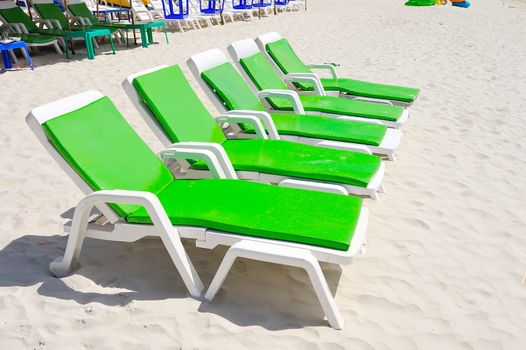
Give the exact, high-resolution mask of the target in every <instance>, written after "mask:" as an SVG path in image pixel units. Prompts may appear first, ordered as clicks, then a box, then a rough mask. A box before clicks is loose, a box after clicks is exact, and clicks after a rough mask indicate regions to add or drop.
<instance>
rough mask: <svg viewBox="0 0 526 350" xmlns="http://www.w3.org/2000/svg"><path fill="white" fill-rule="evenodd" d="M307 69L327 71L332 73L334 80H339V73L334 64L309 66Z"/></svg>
mask: <svg viewBox="0 0 526 350" xmlns="http://www.w3.org/2000/svg"><path fill="white" fill-rule="evenodd" d="M307 67H309V68H314V69H325V70H328V71H329V72H331V75H332V78H333V79H338V72H337V71H336V67H335V66H334V65H333V64H329V63H324V64H308V65H307Z"/></svg>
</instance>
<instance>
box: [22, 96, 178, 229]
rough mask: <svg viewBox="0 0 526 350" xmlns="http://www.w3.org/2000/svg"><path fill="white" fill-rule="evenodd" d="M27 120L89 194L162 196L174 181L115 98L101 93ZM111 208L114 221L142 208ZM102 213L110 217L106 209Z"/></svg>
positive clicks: (68, 101)
mask: <svg viewBox="0 0 526 350" xmlns="http://www.w3.org/2000/svg"><path fill="white" fill-rule="evenodd" d="M26 122H27V123H28V125H29V126H30V127H31V129H32V130H33V132H35V134H36V135H37V137H38V138H39V140H40V141H41V142H42V144H43V145H44V146H45V147H46V149H47V150H48V151H49V152H50V153H51V155H52V156H53V157H54V158H55V159H56V160H57V161H58V162H59V164H60V165H61V166H62V167H63V168H64V169H65V170H66V172H67V173H68V174H69V175H70V176H71V177H72V179H73V180H74V181H75V182H76V183H77V185H79V186H80V187H81V189H82V190H83V191H84V192H86V193H89V192H91V191H98V190H113V189H120V190H136V191H147V192H152V193H155V194H157V193H159V192H160V191H161V190H162V189H164V188H165V187H166V186H168V184H170V183H171V182H172V181H174V177H173V175H172V174H171V172H170V171H169V170H168V168H167V167H166V166H165V165H164V164H163V162H162V161H161V160H160V159H159V158H158V157H157V156H156V155H155V154H154V153H153V152H152V150H151V149H150V148H149V147H148V146H147V145H146V144H145V143H144V141H143V140H142V139H141V138H140V137H139V135H137V133H136V132H135V131H134V130H133V128H132V127H131V126H130V125H129V124H128V123H127V122H126V120H125V119H124V118H123V117H122V115H121V114H120V112H119V111H118V110H117V108H116V107H115V105H114V104H113V103H112V102H111V100H110V99H109V98H108V97H105V96H103V95H102V94H101V93H100V92H98V91H88V92H85V93H82V94H78V95H74V96H70V97H67V98H64V99H61V100H58V101H55V102H52V103H48V104H46V105H43V106H40V107H37V108H34V109H33V110H31V112H30V113H29V114H28V116H27V117H26ZM111 208H112V209H113V210H114V213H113V216H114V217H115V212H116V213H117V217H126V216H127V215H129V214H130V213H132V212H134V211H135V210H137V209H138V206H135V205H127V204H124V205H121V204H118V205H117V204H115V205H111ZM99 210H101V211H102V212H103V213H104V214H105V215H106V216H107V217H108V208H107V207H106V208H100V207H99ZM109 214H110V217H111V212H110V213H109ZM110 220H111V219H110Z"/></svg>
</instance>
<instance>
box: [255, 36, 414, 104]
mask: <svg viewBox="0 0 526 350" xmlns="http://www.w3.org/2000/svg"><path fill="white" fill-rule="evenodd" d="M256 42H257V44H258V46H259V48H260V49H261V51H263V52H264V53H265V54H266V55H267V57H268V58H269V59H270V60H271V61H272V62H273V63H275V67H276V70H277V71H279V72H280V73H282V74H287V75H288V74H293V73H312V69H324V70H328V71H329V72H330V74H331V78H321V79H320V80H321V83H322V85H323V88H324V89H325V90H326V91H329V92H333V93H334V94H336V96H339V95H341V96H347V97H351V98H354V99H356V98H358V99H362V100H370V101H375V100H376V101H378V102H385V101H386V100H387V101H391V102H394V103H395V104H399V105H402V106H407V105H410V104H411V103H413V102H414V101H415V100H416V98H417V97H418V94H419V93H420V90H419V89H415V88H408V87H402V86H394V85H385V84H377V83H370V82H367V81H361V80H354V79H348V78H341V77H339V76H338V73H337V71H336V64H333V63H324V64H311V65H306V64H305V63H303V61H302V60H301V59H300V58H299V57H298V55H296V53H295V52H294V50H293V49H292V47H291V46H290V43H289V42H288V41H287V39H284V38H282V37H281V35H280V34H278V33H275V32H272V33H268V34H264V35H260V36H258V37H257V39H256ZM295 85H296V87H298V88H299V89H301V90H311V91H312V90H313V85H312V84H308V83H301V82H297V83H295Z"/></svg>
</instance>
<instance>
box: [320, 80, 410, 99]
mask: <svg viewBox="0 0 526 350" xmlns="http://www.w3.org/2000/svg"><path fill="white" fill-rule="evenodd" d="M321 83H322V85H323V87H324V89H325V90H328V91H340V92H345V93H347V94H351V95H357V96H364V97H371V98H381V99H385V100H393V101H401V102H407V103H411V102H413V101H414V100H416V98H417V97H418V94H419V93H420V90H419V89H414V88H409V87H403V86H394V85H385V84H377V83H370V82H367V81H362V80H354V79H346V78H338V79H328V78H322V79H321Z"/></svg>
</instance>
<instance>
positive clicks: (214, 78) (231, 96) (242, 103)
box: [201, 62, 265, 111]
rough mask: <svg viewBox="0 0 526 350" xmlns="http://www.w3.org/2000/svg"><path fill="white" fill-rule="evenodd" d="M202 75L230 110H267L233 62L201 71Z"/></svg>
mask: <svg viewBox="0 0 526 350" xmlns="http://www.w3.org/2000/svg"><path fill="white" fill-rule="evenodd" d="M201 77H202V78H203V79H204V80H205V81H206V82H207V83H208V85H210V86H211V87H212V88H213V89H214V92H215V93H216V94H218V95H219V97H220V99H221V101H223V103H224V104H225V105H226V108H227V109H228V110H233V109H248V110H253V111H264V110H265V106H263V104H262V103H261V101H260V100H259V99H258V97H257V96H256V94H255V93H254V92H253V91H252V89H251V88H250V86H248V84H247V82H246V81H245V80H244V79H243V77H242V76H241V75H240V74H239V73H238V72H237V71H236V69H235V68H234V67H233V66H232V64H231V63H229V62H225V63H223V64H222V65H219V66H217V67H214V68H212V69H209V70H207V71H204V72H202V73H201Z"/></svg>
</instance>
